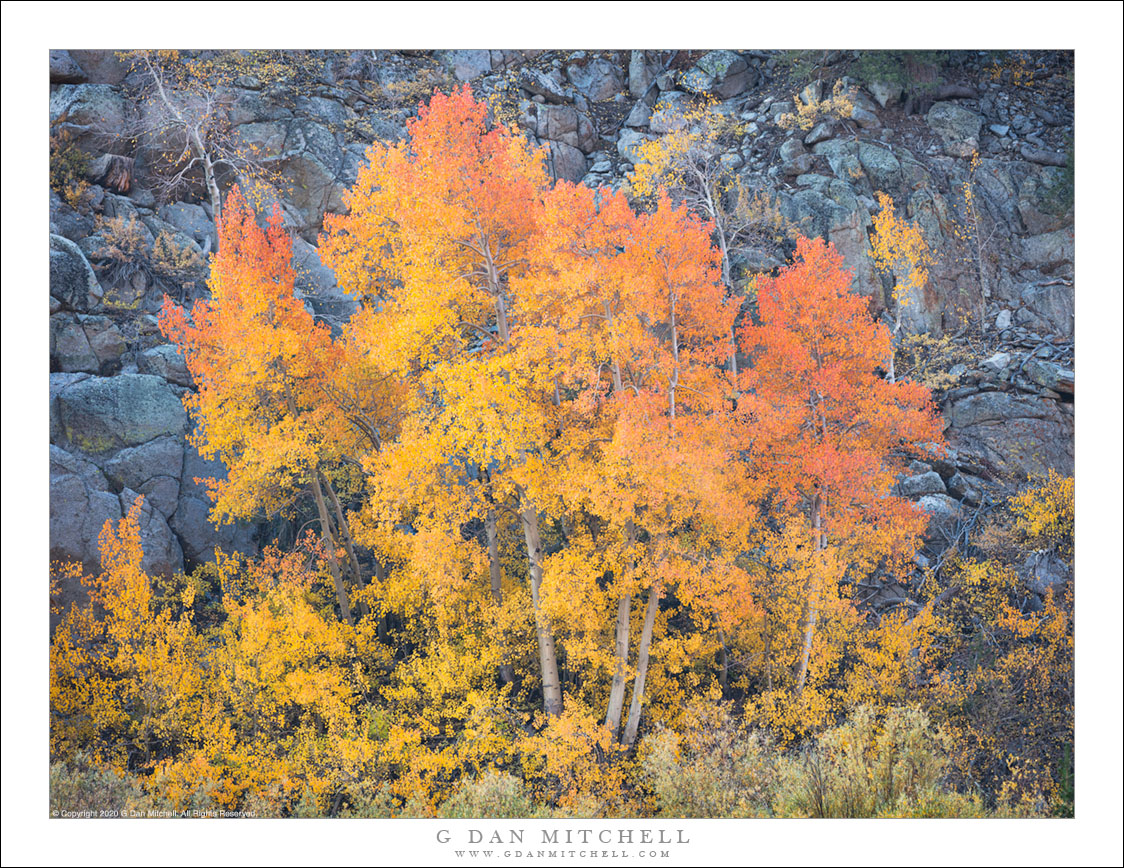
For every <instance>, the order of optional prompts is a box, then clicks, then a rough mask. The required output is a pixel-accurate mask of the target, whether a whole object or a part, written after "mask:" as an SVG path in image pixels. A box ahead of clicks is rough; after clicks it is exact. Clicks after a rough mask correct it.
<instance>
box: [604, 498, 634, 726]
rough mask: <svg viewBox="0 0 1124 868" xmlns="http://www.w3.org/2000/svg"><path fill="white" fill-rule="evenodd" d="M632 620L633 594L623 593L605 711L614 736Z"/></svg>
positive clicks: (630, 541)
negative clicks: (611, 680) (611, 677)
mask: <svg viewBox="0 0 1124 868" xmlns="http://www.w3.org/2000/svg"><path fill="white" fill-rule="evenodd" d="M624 536H625V543H626V544H627V545H628V546H629V547H630V548H631V547H632V546H633V545H634V544H635V542H636V525H635V524H634V523H633V521H632V519H629V520H628V521H627V522H625V526H624ZM633 566H634V567H635V564H633ZM631 622H632V594H623V595H622V596H621V598H620V600H618V601H617V637H616V646H615V648H614V660H615V666H614V669H613V683H612V687H610V689H609V707H608V710H607V711H606V713H605V725H606V726H608V727H609V731H610V732H611V733H612V737H613V738H614V739H615V738H616V737H617V731H618V730H619V729H620V726H621V715H622V714H623V713H624V692H625V688H626V687H627V686H628V634H629V630H630V627H631Z"/></svg>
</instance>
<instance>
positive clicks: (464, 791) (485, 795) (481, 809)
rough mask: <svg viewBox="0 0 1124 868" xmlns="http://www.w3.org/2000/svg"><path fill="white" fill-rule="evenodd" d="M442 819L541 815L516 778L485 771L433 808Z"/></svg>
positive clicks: (467, 781) (498, 818)
mask: <svg viewBox="0 0 1124 868" xmlns="http://www.w3.org/2000/svg"><path fill="white" fill-rule="evenodd" d="M437 816H438V817H442V818H446V819H451V820H455V819H466V818H472V817H487V818H489V819H496V820H501V819H503V820H506V819H514V818H516V817H533V816H542V814H541V813H537V812H536V809H535V805H534V802H532V801H531V797H530V796H529V795H528V794H527V791H526V789H524V787H523V782H522V781H521V780H519V778H517V777H514V776H513V775H509V774H506V773H502V772H486V773H485V774H483V775H481V776H480V777H479V778H477V779H476V780H466V781H465V782H464V783H462V784H461V785H460V786H459V787H458V788H457V790H456V791H455V792H454V793H453V795H452V796H450V797H449V799H448V800H447V801H446V802H445V804H443V805H442V806H441V807H440V808H438V810H437Z"/></svg>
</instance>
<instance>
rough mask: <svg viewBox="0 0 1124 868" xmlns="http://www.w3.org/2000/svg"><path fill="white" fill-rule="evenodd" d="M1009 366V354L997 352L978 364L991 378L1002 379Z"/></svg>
mask: <svg viewBox="0 0 1124 868" xmlns="http://www.w3.org/2000/svg"><path fill="white" fill-rule="evenodd" d="M1010 364H1011V354H1010V353H1004V352H997V353H995V354H994V355H992V356H991V357H990V358H987V359H984V360H983V361H982V362H980V367H981V368H982V369H983V370H985V371H987V372H988V373H989V374H991V375H992V376H993V377H1002V376H1003V375H1004V374H1005V373H1006V371H1007V366H1008V365H1010Z"/></svg>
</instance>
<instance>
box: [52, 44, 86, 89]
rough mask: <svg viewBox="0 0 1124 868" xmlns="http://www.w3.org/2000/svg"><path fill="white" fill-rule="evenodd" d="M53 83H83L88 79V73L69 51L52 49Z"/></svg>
mask: <svg viewBox="0 0 1124 868" xmlns="http://www.w3.org/2000/svg"><path fill="white" fill-rule="evenodd" d="M50 69H51V84H82V83H83V82H85V81H86V78H87V76H86V73H85V72H83V71H82V67H80V66H79V65H78V64H77V63H76V62H75V60H74V58H73V57H71V56H70V53H69V52H67V51H63V50H59V49H52V50H51V64H50Z"/></svg>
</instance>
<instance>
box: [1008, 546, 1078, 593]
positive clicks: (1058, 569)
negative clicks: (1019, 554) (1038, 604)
mask: <svg viewBox="0 0 1124 868" xmlns="http://www.w3.org/2000/svg"><path fill="white" fill-rule="evenodd" d="M1020 575H1021V576H1022V577H1023V581H1024V583H1025V584H1026V587H1027V589H1028V590H1030V591H1031V592H1032V593H1035V594H1038V595H1039V596H1045V595H1046V592H1047V591H1049V590H1055V591H1056V590H1057V589H1058V588H1059V587H1061V586H1062V585H1064V584H1065V583H1066V582H1067V581H1069V579H1070V576H1071V575H1072V573H1071V571H1070V568H1069V565H1068V564H1067V563H1066V562H1065V561H1064V560H1062V559H1061V558H1060V557H1058V555H1057V554H1055V553H1054V552H1048V551H1043V552H1030V553H1028V554H1027V556H1026V561H1025V562H1024V564H1023V569H1022V570H1021V571H1020Z"/></svg>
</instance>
